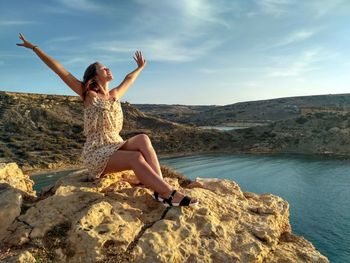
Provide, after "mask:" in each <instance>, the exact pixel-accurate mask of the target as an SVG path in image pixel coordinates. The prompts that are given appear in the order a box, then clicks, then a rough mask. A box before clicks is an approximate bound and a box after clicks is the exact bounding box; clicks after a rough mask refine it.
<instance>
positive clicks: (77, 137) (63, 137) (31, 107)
mask: <svg viewBox="0 0 350 263" xmlns="http://www.w3.org/2000/svg"><path fill="white" fill-rule="evenodd" d="M0 109H1V110H0V128H1V129H0V159H1V160H2V161H14V162H17V163H18V164H19V165H20V166H22V168H23V169H24V170H33V169H42V168H57V167H66V166H70V165H78V166H79V165H81V160H80V159H79V157H80V154H81V151H82V147H83V144H84V141H85V137H84V135H83V104H82V101H81V100H80V98H79V97H77V96H60V95H44V94H27V93H12V92H0ZM122 109H123V113H124V125H123V130H122V132H121V136H122V137H123V138H124V139H128V138H130V137H132V136H134V135H136V134H140V133H145V134H147V135H148V136H149V137H150V138H151V141H152V144H153V146H154V148H155V149H156V151H157V153H159V154H174V153H176V154H181V153H191V152H207V151H213V150H218V149H221V150H222V149H226V150H227V149H228V146H229V142H230V141H231V137H232V135H230V134H223V133H222V132H220V131H216V130H211V131H210V130H209V131H205V130H201V129H197V128H195V127H191V126H187V125H180V124H177V123H174V122H171V121H167V120H163V119H160V118H157V117H152V116H148V115H146V114H144V113H142V112H141V111H139V110H138V109H136V108H135V107H133V106H132V105H131V104H129V103H127V102H125V103H123V102H122Z"/></svg>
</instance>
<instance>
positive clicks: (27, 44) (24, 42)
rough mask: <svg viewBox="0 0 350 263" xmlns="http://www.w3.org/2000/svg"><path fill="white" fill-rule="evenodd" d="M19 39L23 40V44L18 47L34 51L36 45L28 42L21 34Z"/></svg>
mask: <svg viewBox="0 0 350 263" xmlns="http://www.w3.org/2000/svg"><path fill="white" fill-rule="evenodd" d="M19 38H20V39H22V41H23V43H21V44H16V45H17V46H21V47H26V48H30V49H33V47H34V45H33V44H32V43H30V42H29V41H27V40H26V39H25V38H24V36H23V35H22V34H21V33H19Z"/></svg>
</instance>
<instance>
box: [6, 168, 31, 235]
mask: <svg viewBox="0 0 350 263" xmlns="http://www.w3.org/2000/svg"><path fill="white" fill-rule="evenodd" d="M33 184H34V182H33V181H32V180H31V179H30V178H29V176H28V175H26V174H24V173H23V172H22V170H21V169H20V168H19V167H18V166H17V164H16V163H0V241H1V240H2V239H3V238H4V237H5V236H6V235H7V234H8V233H7V228H8V227H9V226H10V225H11V224H12V223H13V222H14V220H16V219H17V217H18V216H19V215H20V213H21V211H22V210H24V209H25V206H26V204H24V202H31V201H34V200H35V197H36V195H35V191H34V190H33Z"/></svg>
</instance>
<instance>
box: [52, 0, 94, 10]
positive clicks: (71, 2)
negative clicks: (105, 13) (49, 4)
mask: <svg viewBox="0 0 350 263" xmlns="http://www.w3.org/2000/svg"><path fill="white" fill-rule="evenodd" d="M57 1H58V2H59V3H60V4H62V5H63V6H65V7H67V8H71V9H76V10H81V11H96V10H100V9H101V6H100V5H97V4H95V3H93V2H92V1H90V0H57Z"/></svg>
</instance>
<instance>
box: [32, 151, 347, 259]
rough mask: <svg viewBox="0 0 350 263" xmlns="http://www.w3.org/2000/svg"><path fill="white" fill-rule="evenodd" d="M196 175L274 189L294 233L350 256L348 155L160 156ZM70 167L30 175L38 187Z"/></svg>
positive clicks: (332, 254) (332, 255) (245, 187)
mask: <svg viewBox="0 0 350 263" xmlns="http://www.w3.org/2000/svg"><path fill="white" fill-rule="evenodd" d="M159 162H160V164H164V165H166V166H169V167H171V168H173V169H175V170H177V171H178V172H180V173H182V174H184V175H186V176H187V177H188V178H190V179H192V180H195V179H196V178H197V177H201V178H225V179H230V180H233V181H235V182H237V183H238V184H239V185H240V187H241V189H242V191H248V192H255V193H259V194H262V193H271V194H274V195H278V196H280V197H282V198H283V199H285V200H286V201H287V202H288V203H289V204H290V223H291V226H292V230H293V233H294V234H295V235H301V236H304V237H305V238H306V239H307V240H309V241H310V242H312V244H313V245H314V246H315V248H316V249H317V250H318V251H320V252H321V253H322V254H323V255H325V256H327V257H328V258H329V260H330V262H339V263H344V262H350V160H349V159H342V158H329V157H327V158H326V157H320V156H306V155H252V154H205V155H203V154H202V155H191V156H182V157H171V158H169V157H168V158H160V159H159ZM70 172H71V171H61V172H51V173H47V174H43V175H38V176H34V177H32V179H33V180H34V181H35V183H36V185H35V190H37V191H38V190H39V189H40V188H41V187H42V186H45V185H49V184H52V183H54V182H55V181H56V180H57V179H58V178H60V177H62V176H65V175H67V174H68V173H70Z"/></svg>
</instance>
